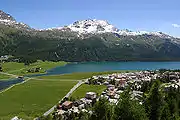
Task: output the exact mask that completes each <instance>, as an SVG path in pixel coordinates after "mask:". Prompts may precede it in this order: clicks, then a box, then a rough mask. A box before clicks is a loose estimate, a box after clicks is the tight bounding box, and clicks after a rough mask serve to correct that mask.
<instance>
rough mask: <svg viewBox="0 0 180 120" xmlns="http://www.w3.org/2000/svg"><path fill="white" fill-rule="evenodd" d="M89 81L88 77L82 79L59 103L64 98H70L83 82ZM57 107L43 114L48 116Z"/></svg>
mask: <svg viewBox="0 0 180 120" xmlns="http://www.w3.org/2000/svg"><path fill="white" fill-rule="evenodd" d="M86 81H87V79H83V80H80V81H79V82H78V83H77V84H76V85H75V86H74V87H73V88H72V89H71V90H70V91H69V92H68V93H67V94H66V95H65V96H64V97H63V98H62V99H61V100H60V101H59V103H60V102H61V101H62V100H63V99H64V98H68V97H69V96H70V95H71V94H72V93H73V92H74V91H75V90H76V89H77V88H78V87H79V86H81V85H82V84H84V83H85V82H86ZM55 108H56V105H54V106H53V107H52V108H51V109H49V110H48V111H47V112H45V113H44V114H43V115H44V116H47V115H49V114H50V113H52V112H53V111H54V109H55Z"/></svg>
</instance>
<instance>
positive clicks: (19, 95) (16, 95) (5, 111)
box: [0, 79, 77, 120]
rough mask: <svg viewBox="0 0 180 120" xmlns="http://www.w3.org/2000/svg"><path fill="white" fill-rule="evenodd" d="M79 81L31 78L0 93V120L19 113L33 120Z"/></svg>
mask: <svg viewBox="0 0 180 120" xmlns="http://www.w3.org/2000/svg"><path fill="white" fill-rule="evenodd" d="M76 83H77V81H66V80H62V79H61V80H30V81H28V82H26V83H24V84H22V85H19V86H15V87H14V88H12V89H10V90H8V91H6V92H4V93H1V94H0V120H6V119H7V120H8V119H10V118H11V117H13V116H15V115H18V116H20V117H22V118H24V119H30V120H32V119H33V118H34V117H36V116H38V115H42V114H43V113H44V112H45V111H47V110H48V109H49V108H51V107H52V106H53V105H54V104H56V103H57V102H58V101H59V100H60V99H62V98H63V97H64V96H65V95H66V93H67V92H69V90H70V89H71V88H72V87H73V86H74V85H75V84H76Z"/></svg>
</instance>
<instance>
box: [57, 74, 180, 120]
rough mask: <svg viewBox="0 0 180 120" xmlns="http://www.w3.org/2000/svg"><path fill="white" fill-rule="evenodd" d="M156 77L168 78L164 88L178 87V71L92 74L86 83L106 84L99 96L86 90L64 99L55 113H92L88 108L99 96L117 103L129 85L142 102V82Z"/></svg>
mask: <svg viewBox="0 0 180 120" xmlns="http://www.w3.org/2000/svg"><path fill="white" fill-rule="evenodd" d="M158 78H159V79H168V81H169V83H165V84H164V87H165V89H168V88H170V87H173V88H175V89H179V88H180V72H164V73H160V72H158V71H139V72H126V73H114V74H110V75H99V76H93V77H91V78H89V79H88V80H87V81H86V84H94V85H106V86H107V89H106V90H104V91H103V92H102V93H101V94H100V96H97V94H96V93H94V92H87V93H86V95H85V97H84V98H81V99H79V100H76V101H73V102H72V101H64V102H62V103H61V104H59V105H58V106H57V111H56V113H55V114H58V115H62V117H64V118H66V117H67V116H68V115H70V114H71V113H75V114H79V113H80V112H81V111H82V112H88V113H90V114H92V111H89V110H88V108H90V107H91V106H93V104H94V103H95V102H96V101H98V100H99V98H100V97H103V98H106V99H107V100H108V101H109V102H110V103H112V104H117V103H118V101H119V98H120V94H121V93H122V92H123V90H124V89H125V88H126V87H128V86H129V85H131V87H133V88H132V92H131V97H132V98H133V99H136V100H139V103H140V104H142V101H141V100H142V99H141V98H142V96H143V92H142V90H141V87H142V84H143V83H145V82H150V81H152V80H156V79H158Z"/></svg>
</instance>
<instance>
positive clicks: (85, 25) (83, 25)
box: [68, 19, 118, 33]
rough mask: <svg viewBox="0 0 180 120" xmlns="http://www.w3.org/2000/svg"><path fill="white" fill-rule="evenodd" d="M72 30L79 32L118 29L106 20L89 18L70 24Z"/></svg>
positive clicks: (100, 31)
mask: <svg viewBox="0 0 180 120" xmlns="http://www.w3.org/2000/svg"><path fill="white" fill-rule="evenodd" d="M68 27H69V28H70V29H71V30H72V31H75V32H79V33H105V32H117V31H118V29H117V28H115V27H114V26H113V25H111V24H109V23H108V22H107V21H105V20H96V19H87V20H80V21H76V22H74V23H73V24H70V25H69V26H68Z"/></svg>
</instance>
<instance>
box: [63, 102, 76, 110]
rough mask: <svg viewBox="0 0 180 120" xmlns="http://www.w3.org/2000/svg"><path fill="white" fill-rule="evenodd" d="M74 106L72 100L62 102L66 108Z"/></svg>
mask: <svg viewBox="0 0 180 120" xmlns="http://www.w3.org/2000/svg"><path fill="white" fill-rule="evenodd" d="M72 106H73V103H72V102H71V101H65V102H64V103H63V104H62V107H63V109H66V110H67V109H70V108H72Z"/></svg>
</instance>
